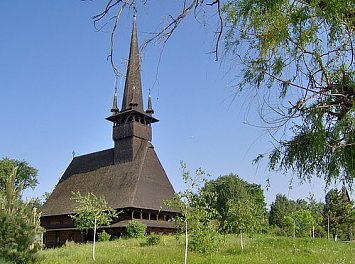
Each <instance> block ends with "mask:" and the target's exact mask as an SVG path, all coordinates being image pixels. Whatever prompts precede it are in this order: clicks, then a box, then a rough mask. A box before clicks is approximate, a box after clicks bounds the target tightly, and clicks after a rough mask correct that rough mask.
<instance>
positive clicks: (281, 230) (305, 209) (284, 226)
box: [269, 194, 324, 237]
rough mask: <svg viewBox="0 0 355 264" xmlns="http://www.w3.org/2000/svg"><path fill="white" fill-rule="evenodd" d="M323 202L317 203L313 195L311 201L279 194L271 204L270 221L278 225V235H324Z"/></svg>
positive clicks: (271, 223)
mask: <svg viewBox="0 0 355 264" xmlns="http://www.w3.org/2000/svg"><path fill="white" fill-rule="evenodd" d="M322 211H323V204H322V203H317V202H316V201H315V200H314V197H312V196H311V198H310V199H309V203H308V202H307V201H305V200H302V199H298V200H297V201H294V200H289V199H287V197H286V196H285V195H281V194H277V195H276V199H275V202H273V203H272V204H271V208H270V214H269V222H270V225H272V226H274V227H277V228H276V229H275V230H276V232H277V234H278V235H287V236H298V237H309V236H313V231H314V235H315V236H323V235H324V228H323V226H322V224H323V223H322V220H323V217H322Z"/></svg>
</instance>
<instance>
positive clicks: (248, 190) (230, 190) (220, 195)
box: [202, 174, 267, 232]
mask: <svg viewBox="0 0 355 264" xmlns="http://www.w3.org/2000/svg"><path fill="white" fill-rule="evenodd" d="M206 193H207V194H209V195H210V196H212V197H215V199H209V198H208V197H206V198H205V199H207V200H208V201H209V204H210V206H211V208H213V209H215V210H216V211H217V212H218V216H219V217H218V220H219V221H220V230H222V231H224V232H235V231H236V230H235V228H231V225H234V220H233V217H231V213H232V214H233V212H234V213H237V212H238V210H237V208H236V207H238V204H240V205H242V203H243V202H244V201H246V203H247V205H248V206H249V207H250V209H251V208H252V209H251V210H252V211H253V222H254V224H255V225H257V226H258V230H255V231H261V230H262V229H263V230H265V229H266V228H267V211H266V203H265V197H264V193H263V190H262V189H261V187H260V185H257V184H251V183H248V182H246V181H243V180H242V179H240V178H239V177H238V176H237V175H234V174H229V175H227V176H221V177H218V178H217V179H216V180H211V181H207V182H206V183H205V186H204V188H203V192H202V195H204V194H206ZM232 230H234V231H232ZM238 232H239V231H238Z"/></svg>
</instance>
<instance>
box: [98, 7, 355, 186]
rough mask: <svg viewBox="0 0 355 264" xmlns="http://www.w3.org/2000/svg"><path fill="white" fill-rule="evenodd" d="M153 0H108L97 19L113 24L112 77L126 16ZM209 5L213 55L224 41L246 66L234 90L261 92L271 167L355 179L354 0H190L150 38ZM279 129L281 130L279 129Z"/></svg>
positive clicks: (163, 36) (328, 179)
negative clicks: (119, 28)
mask: <svg viewBox="0 0 355 264" xmlns="http://www.w3.org/2000/svg"><path fill="white" fill-rule="evenodd" d="M148 2H149V1H143V2H140V1H136V0H117V1H112V0H107V1H106V5H105V7H104V8H103V10H102V12H100V13H99V14H97V15H95V16H94V17H93V20H94V25H95V27H96V28H98V29H99V30H100V29H101V28H102V27H104V26H105V25H107V24H109V25H112V32H111V39H110V43H111V48H110V52H109V56H108V58H109V60H110V61H111V64H112V68H113V69H114V72H115V75H121V73H120V71H119V70H117V68H116V67H115V65H114V60H113V51H114V35H115V31H116V28H117V25H118V21H119V19H120V17H121V14H122V12H123V11H125V10H135V11H137V10H138V9H139V8H143V6H144V7H146V4H147V3H148ZM150 2H153V1H150ZM206 6H208V7H210V9H209V10H208V9H207V8H206ZM200 11H203V12H200ZM208 11H210V12H213V13H217V16H211V17H213V18H214V19H217V23H216V25H217V29H216V42H215V50H214V51H213V52H214V53H215V54H216V59H218V49H219V48H220V47H221V46H222V47H225V54H226V56H229V57H231V58H232V59H235V60H236V61H238V62H240V64H241V66H242V67H236V68H237V69H238V70H239V69H241V70H242V72H243V77H242V78H241V79H240V81H238V82H237V83H236V87H237V88H238V89H237V91H238V90H244V91H251V92H253V93H255V95H259V96H260V98H261V100H260V101H261V102H262V103H261V109H260V114H261V118H262V120H263V121H264V122H265V124H266V127H267V129H268V131H269V132H270V135H271V136H272V137H273V138H274V139H275V141H276V143H275V147H274V149H273V150H272V151H271V153H270V154H269V168H270V169H271V170H283V171H289V170H291V171H293V172H294V173H295V174H296V175H297V176H298V177H299V178H300V179H301V180H306V179H309V180H311V179H312V177H315V176H317V177H323V178H324V179H325V181H326V183H328V184H329V183H331V182H333V181H336V180H339V179H344V180H346V182H347V183H348V184H349V185H351V184H352V182H353V179H354V177H355V176H354V175H355V165H354V164H355V162H354V155H355V154H354V153H355V140H354V139H355V126H354V122H355V121H354V117H355V77H354V76H355V74H354V73H355V70H354V64H355V60H354V57H355V56H354V46H355V45H354V36H355V34H354V29H355V22H354V21H355V19H354V17H355V8H354V5H353V4H352V1H349V0H328V1H324V0H275V1H260V0H227V1H220V0H214V1H205V0H186V1H182V3H181V10H179V11H178V12H177V13H176V14H168V16H167V17H168V18H167V19H166V22H165V23H162V24H163V26H162V27H161V29H160V30H158V31H157V32H156V33H155V34H153V36H152V37H151V38H150V39H148V40H147V41H146V43H151V42H152V41H154V40H163V41H167V40H168V39H169V38H170V36H171V35H172V34H173V33H174V31H175V30H176V28H177V27H178V26H179V25H180V23H181V22H182V21H183V20H184V19H185V18H186V17H187V16H188V15H189V14H193V15H194V16H195V17H197V16H198V14H201V13H202V14H205V13H206V12H208ZM112 17H113V18H114V19H112ZM109 21H113V24H112V23H111V24H110V23H107V22H109ZM265 21H267V22H265ZM100 23H102V25H103V26H102V27H101V26H100ZM222 39H224V45H220V42H221V40H222ZM237 75H240V74H239V73H237ZM263 88H264V89H263ZM273 98H274V99H273ZM279 129H281V130H280V132H281V134H280V135H278V134H277V133H276V132H275V131H274V130H277V131H279ZM285 131H288V133H284V132H285ZM263 156H264V154H261V155H259V158H261V157H263ZM257 160H258V159H257Z"/></svg>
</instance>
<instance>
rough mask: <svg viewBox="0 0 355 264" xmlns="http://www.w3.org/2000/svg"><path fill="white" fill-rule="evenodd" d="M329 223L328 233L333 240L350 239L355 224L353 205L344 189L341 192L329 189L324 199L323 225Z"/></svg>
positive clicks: (354, 208)
mask: <svg viewBox="0 0 355 264" xmlns="http://www.w3.org/2000/svg"><path fill="white" fill-rule="evenodd" d="M327 221H329V226H330V232H331V233H332V234H333V236H334V237H335V238H337V237H341V238H342V239H347V240H351V239H352V229H353V228H354V223H355V207H354V203H353V202H352V201H351V200H350V199H349V197H348V195H347V190H346V188H345V187H343V188H342V190H341V191H339V190H338V189H331V190H330V191H329V192H328V193H327V195H326V197H325V206H324V222H325V223H324V224H325V225H327V224H328V223H327Z"/></svg>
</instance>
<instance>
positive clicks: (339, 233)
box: [180, 174, 355, 240]
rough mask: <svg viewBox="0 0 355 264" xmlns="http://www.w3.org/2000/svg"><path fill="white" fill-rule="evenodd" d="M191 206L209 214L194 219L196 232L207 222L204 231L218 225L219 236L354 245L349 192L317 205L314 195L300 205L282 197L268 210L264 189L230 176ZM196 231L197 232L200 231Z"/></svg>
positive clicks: (204, 189) (201, 191)
mask: <svg viewBox="0 0 355 264" xmlns="http://www.w3.org/2000/svg"><path fill="white" fill-rule="evenodd" d="M180 198H181V197H180ZM185 206H188V207H189V212H188V213H190V214H194V212H199V211H201V209H202V210H204V214H201V213H200V214H201V216H200V217H196V216H195V217H194V218H193V217H190V218H191V221H190V225H191V226H192V227H191V228H192V229H194V226H196V225H197V224H196V223H194V222H193V221H195V222H196V221H197V222H198V221H200V222H202V224H201V225H200V226H202V227H207V226H209V223H212V222H213V223H214V225H215V226H216V231H217V232H218V233H223V234H230V233H236V234H241V235H242V234H247V235H252V234H255V233H271V234H275V235H281V236H293V237H310V238H311V237H313V238H314V237H323V238H334V239H336V240H337V239H342V240H352V239H353V230H354V227H355V225H354V222H355V208H354V203H353V201H351V199H350V196H349V193H348V191H347V189H346V188H345V187H343V188H342V189H341V190H338V189H331V190H330V191H329V192H328V193H327V195H326V197H325V203H322V202H317V201H316V200H315V198H314V197H313V196H310V197H309V198H308V199H307V200H304V199H298V200H296V201H294V200H291V199H288V198H287V197H286V196H285V195H283V194H278V195H277V196H276V199H275V201H274V202H273V203H272V204H271V207H270V210H267V206H266V202H265V196H264V192H263V190H262V188H261V186H260V185H257V184H252V183H248V182H246V181H244V180H242V179H240V178H239V177H238V176H237V175H234V174H229V175H226V176H221V177H219V178H217V179H216V180H209V181H204V183H203V184H202V185H201V187H200V188H198V190H195V192H194V196H193V199H191V198H190V201H185ZM202 229H203V228H202ZM190 231H191V233H192V234H193V233H194V230H190ZM195 231H196V232H197V233H198V232H199V233H201V232H202V230H195ZM205 236H206V234H205V235H204V237H205Z"/></svg>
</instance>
